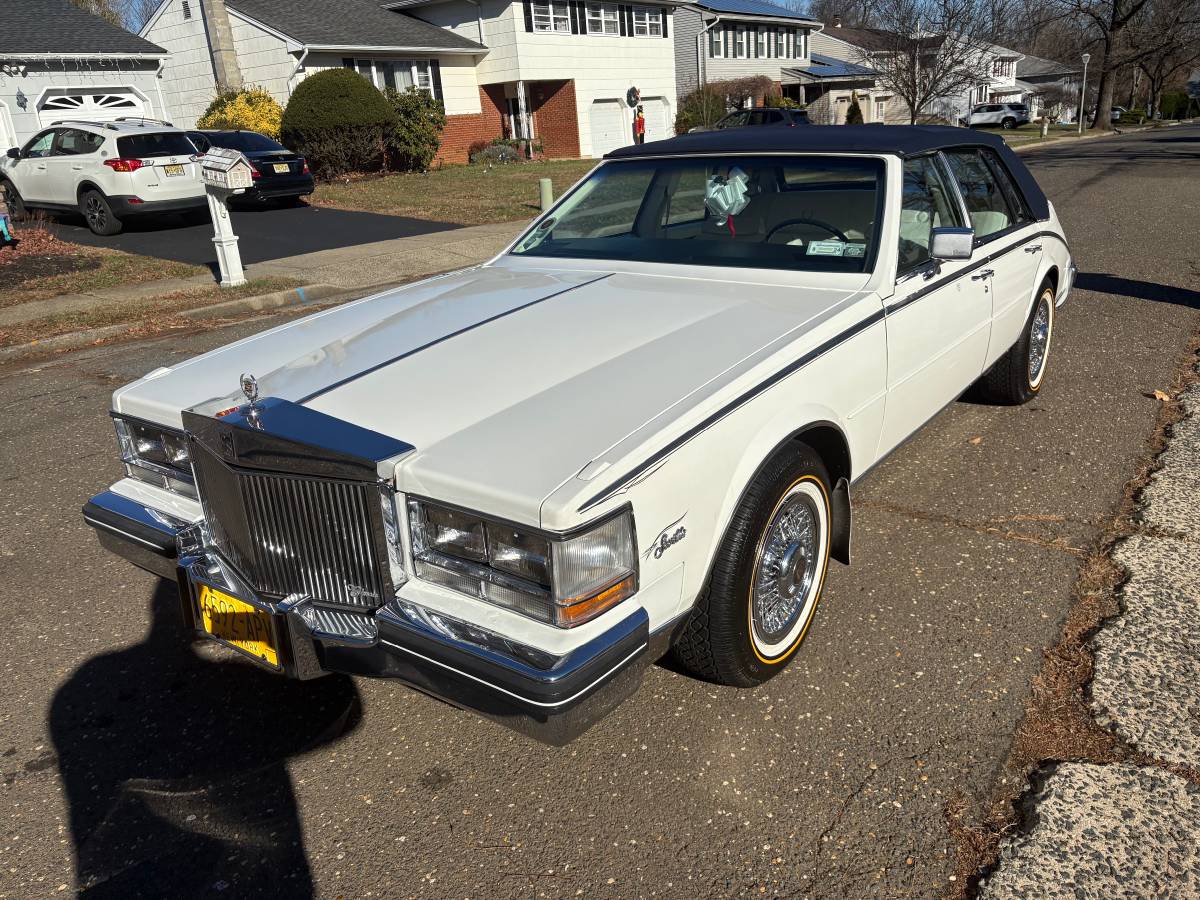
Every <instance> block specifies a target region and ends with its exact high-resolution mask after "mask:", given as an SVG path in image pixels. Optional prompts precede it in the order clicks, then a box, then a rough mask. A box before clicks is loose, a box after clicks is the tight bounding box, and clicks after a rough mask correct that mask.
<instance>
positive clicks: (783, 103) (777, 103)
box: [762, 94, 804, 109]
mask: <svg viewBox="0 0 1200 900" xmlns="http://www.w3.org/2000/svg"><path fill="white" fill-rule="evenodd" d="M762 105H763V106H767V107H771V108H773V109H804V104H803V103H801V102H799V101H798V100H793V99H792V98H791V97H785V96H783V94H770V95H769V96H766V97H763V104H762Z"/></svg>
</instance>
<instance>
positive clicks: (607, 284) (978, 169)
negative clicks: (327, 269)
mask: <svg viewBox="0 0 1200 900" xmlns="http://www.w3.org/2000/svg"><path fill="white" fill-rule="evenodd" d="M1074 272H1075V267H1074V265H1073V263H1072V260H1071V255H1070V252H1069V251H1068V249H1067V243H1066V239H1065V237H1064V236H1063V231H1062V226H1061V225H1060V224H1059V220H1058V217H1057V216H1056V215H1055V212H1054V209H1053V207H1052V206H1051V205H1050V203H1049V202H1048V201H1047V199H1046V197H1045V195H1044V194H1043V193H1042V191H1041V190H1040V189H1039V188H1038V185H1037V183H1036V182H1035V181H1034V179H1033V177H1032V176H1031V175H1030V173H1029V171H1028V169H1026V168H1025V166H1024V165H1023V164H1022V162H1021V161H1020V159H1019V158H1018V157H1017V156H1016V155H1015V154H1014V153H1013V152H1012V151H1011V150H1009V149H1008V148H1007V147H1006V146H1005V145H1004V142H1003V141H1002V140H1000V139H999V137H997V136H994V135H987V134H980V133H977V132H972V131H968V130H965V129H960V128H946V127H896V126H886V125H868V126H846V127H842V128H797V129H784V128H761V129H736V130H735V129H727V130H723V131H715V132H710V133H706V134H696V135H684V136H681V137H677V138H674V139H672V140H668V141H659V142H654V143H649V144H644V145H640V146H631V147H626V148H622V149H620V150H617V151H614V152H613V153H611V154H609V156H608V157H607V158H606V159H605V161H604V162H602V164H601V165H600V166H598V167H597V168H596V169H595V170H593V171H592V173H591V174H589V175H588V176H587V177H586V179H585V180H583V181H582V182H581V183H579V184H577V185H576V186H575V187H574V188H573V189H571V190H570V191H569V192H567V193H566V195H565V196H564V197H562V199H560V200H559V202H558V203H557V204H555V205H554V206H553V208H551V209H550V210H549V211H548V212H546V213H544V214H543V215H542V216H541V217H539V218H538V219H537V220H535V221H534V223H533V224H532V225H531V226H530V227H529V228H527V229H526V230H525V231H524V233H522V234H521V235H520V236H519V237H518V238H517V239H516V241H515V242H514V243H513V244H512V245H511V246H509V248H508V249H507V250H505V251H503V252H501V253H500V254H499V255H498V256H496V257H495V258H494V259H492V260H491V261H490V262H488V263H486V264H484V265H482V266H478V267H475V268H471V269H467V270H464V271H461V272H457V273H453V274H449V275H444V276H438V277H435V278H431V279H428V280H426V281H424V282H421V283H419V284H415V285H409V286H406V287H402V288H398V289H396V290H393V291H388V292H385V293H382V294H378V295H376V296H374V297H372V298H370V299H367V300H364V301H360V302H359V303H355V304H347V305H345V306H342V307H339V308H336V309H331V310H327V311H325V312H322V313H319V314H318V315H316V316H312V317H309V318H306V319H302V320H298V321H294V322H291V323H288V324H285V325H283V326H280V327H277V328H275V329H272V330H271V331H268V332H266V333H264V334H261V335H258V336H257V337H251V338H247V339H243V340H241V341H239V342H238V343H235V344H231V345H229V346H226V347H224V348H221V349H218V350H215V351H213V352H211V353H207V354H205V355H204V356H201V357H198V358H196V359H192V360H190V361H187V362H184V363H179V364H174V365H172V367H170V368H166V369H162V368H160V369H156V370H155V371H154V372H152V373H150V375H148V376H147V377H146V378H144V379H141V380H139V381H136V382H134V383H132V384H130V385H127V386H125V387H122V388H120V389H119V390H118V391H117V392H116V393H115V394H114V395H113V412H112V416H113V418H114V420H115V423H116V431H117V437H118V445H119V449H120V457H121V459H122V461H123V463H124V465H125V476H124V477H123V478H121V480H119V481H118V482H117V483H116V484H114V485H113V486H112V487H111V488H110V489H109V490H107V491H104V492H102V493H100V494H98V495H97V496H95V497H93V498H92V499H91V500H90V501H88V503H87V505H86V506H85V508H84V518H85V519H86V521H87V522H88V524H90V525H91V526H92V527H93V528H95V530H96V533H97V535H98V536H99V539H100V541H101V542H102V543H103V544H104V545H105V546H107V547H109V548H110V549H112V550H113V551H115V552H116V553H118V554H121V555H122V556H124V557H126V558H128V559H129V560H131V561H132V562H134V563H136V564H137V565H140V566H143V567H144V568H146V569H149V570H150V571H152V572H156V573H158V574H159V575H161V576H162V577H164V578H168V579H171V580H175V581H177V582H178V584H179V585H180V586H181V591H182V593H183V604H182V606H183V611H184V616H185V617H186V620H187V623H188V625H189V626H190V627H191V628H194V629H195V631H196V633H197V634H198V635H199V636H201V637H204V638H209V639H212V640H216V641H218V642H221V643H224V644H226V645H227V646H228V647H231V648H233V649H234V650H236V651H238V652H239V653H241V654H243V655H245V656H247V657H249V658H250V659H252V660H255V661H256V662H258V663H259V664H260V665H262V666H265V667H266V668H268V669H271V670H273V671H276V672H280V673H282V674H284V675H289V676H292V677H296V678H313V677H316V676H319V675H322V674H324V673H326V672H352V673H355V674H357V675H372V676H381V677H388V678H395V679H398V680H400V681H402V682H407V683H409V684H411V685H415V686H416V687H418V688H419V689H421V690H422V691H425V692H427V693H431V694H434V695H437V696H440V697H442V698H445V699H447V700H449V701H451V702H453V703H454V704H456V705H459V706H462V707H465V708H468V709H472V710H476V711H478V712H479V713H481V714H484V715H488V716H494V717H496V718H498V719H500V720H501V721H503V722H505V723H506V724H508V725H511V726H514V727H518V728H522V729H523V730H526V731H528V732H530V733H533V734H536V735H537V736H539V737H541V738H543V739H545V740H549V741H553V742H562V741H565V740H568V739H570V738H571V737H572V736H574V735H575V734H577V733H579V731H581V730H582V729H583V728H586V727H587V726H588V725H589V724H591V723H592V722H593V721H595V720H596V719H597V718H598V717H599V716H602V715H603V714H604V713H605V712H607V711H608V710H611V709H612V708H613V706H614V705H616V704H617V703H619V702H620V701H621V700H622V699H623V698H624V697H625V696H627V695H628V694H629V693H630V692H631V691H632V690H633V689H634V688H635V687H636V686H637V684H638V681H639V679H640V677H641V673H642V672H643V671H644V668H645V667H646V666H647V665H648V664H649V663H651V662H653V661H654V660H656V659H658V658H659V657H660V656H662V655H663V654H664V653H666V652H668V650H673V652H674V654H675V656H676V658H677V660H678V661H679V662H680V664H681V665H682V666H684V667H685V668H686V669H688V670H690V671H691V672H693V673H695V674H697V675H698V676H699V677H701V678H705V679H710V680H713V681H717V682H720V683H722V684H726V685H739V686H749V685H756V684H759V683H761V682H763V681H765V680H766V679H768V678H770V677H771V676H773V675H775V674H776V673H777V672H779V671H780V670H781V669H782V668H783V667H784V666H785V665H786V664H787V662H788V660H789V659H790V658H791V657H792V655H793V653H794V651H795V650H796V648H797V647H798V646H799V645H800V642H801V641H802V639H803V638H804V635H805V633H806V632H807V630H808V628H809V625H810V623H811V622H812V620H813V615H814V612H815V610H816V608H817V603H818V601H819V600H820V596H821V591H822V587H823V585H824V583H825V578H826V569H827V565H828V562H829V559H830V558H831V557H832V558H833V559H835V560H838V561H839V562H841V563H846V564H848V563H849V561H850V534H851V504H850V489H851V485H852V484H854V483H856V482H857V481H858V480H859V479H861V478H862V477H863V476H864V474H865V473H867V472H869V471H870V470H871V468H872V467H873V466H875V465H876V464H878V463H879V461H880V460H881V459H883V458H884V457H886V456H887V455H888V454H889V453H890V452H891V451H892V450H894V449H895V448H896V447H898V446H899V445H900V444H901V443H902V442H904V441H905V439H906V438H908V437H909V436H910V435H912V434H913V433H914V432H915V431H917V430H918V429H919V428H920V427H921V426H922V425H923V424H924V423H926V422H927V421H929V420H930V419H931V418H932V417H934V416H935V415H936V414H937V413H938V411H939V410H941V409H942V408H943V407H944V406H946V405H947V404H949V403H950V402H951V401H953V400H954V399H955V398H956V397H958V396H959V395H960V394H961V393H962V392H963V391H964V390H966V389H967V388H968V387H969V386H971V385H972V384H973V383H977V384H978V388H979V391H980V393H981V395H983V396H987V397H990V398H992V399H993V400H995V401H997V402H999V403H1007V404H1019V403H1024V402H1026V401H1028V400H1030V399H1031V398H1032V397H1034V396H1035V395H1036V394H1037V393H1038V391H1039V390H1040V389H1041V387H1042V385H1043V383H1044V378H1045V375H1046V371H1047V360H1048V355H1049V352H1050V349H1051V336H1052V334H1053V329H1054V323H1055V309H1056V307H1057V306H1059V305H1060V304H1062V303H1063V302H1064V301H1065V300H1066V299H1067V295H1068V293H1069V292H1070V290H1071V286H1072V281H1073V277H1074ZM881 574H882V573H881ZM180 652H181V653H182V652H186V651H185V650H184V648H182V647H181V648H180ZM180 702H181V703H184V704H186V699H184V698H181V700H180Z"/></svg>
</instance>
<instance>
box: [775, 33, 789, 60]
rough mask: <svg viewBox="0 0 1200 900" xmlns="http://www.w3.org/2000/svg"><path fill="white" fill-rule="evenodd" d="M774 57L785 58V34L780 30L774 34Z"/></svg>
mask: <svg viewBox="0 0 1200 900" xmlns="http://www.w3.org/2000/svg"><path fill="white" fill-rule="evenodd" d="M775 55H776V56H778V57H780V58H781V59H783V58H786V57H787V32H785V31H784V30H783V29H782V28H780V29H779V30H778V31H776V32H775Z"/></svg>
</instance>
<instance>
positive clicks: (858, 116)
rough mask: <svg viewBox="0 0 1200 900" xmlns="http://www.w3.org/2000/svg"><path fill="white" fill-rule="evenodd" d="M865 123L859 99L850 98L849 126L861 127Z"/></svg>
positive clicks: (847, 121)
mask: <svg viewBox="0 0 1200 900" xmlns="http://www.w3.org/2000/svg"><path fill="white" fill-rule="evenodd" d="M862 123H863V116H862V107H861V106H859V105H858V97H856V96H853V95H852V96H851V97H850V106H849V108H847V110H846V124H847V125H861V124H862Z"/></svg>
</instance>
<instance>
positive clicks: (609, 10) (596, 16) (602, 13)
mask: <svg viewBox="0 0 1200 900" xmlns="http://www.w3.org/2000/svg"><path fill="white" fill-rule="evenodd" d="M619 16H620V12H619V10H618V9H617V6H616V4H615V3H589V4H588V5H587V31H588V34H617V35H619V34H620V33H621V20H620V18H619Z"/></svg>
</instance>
